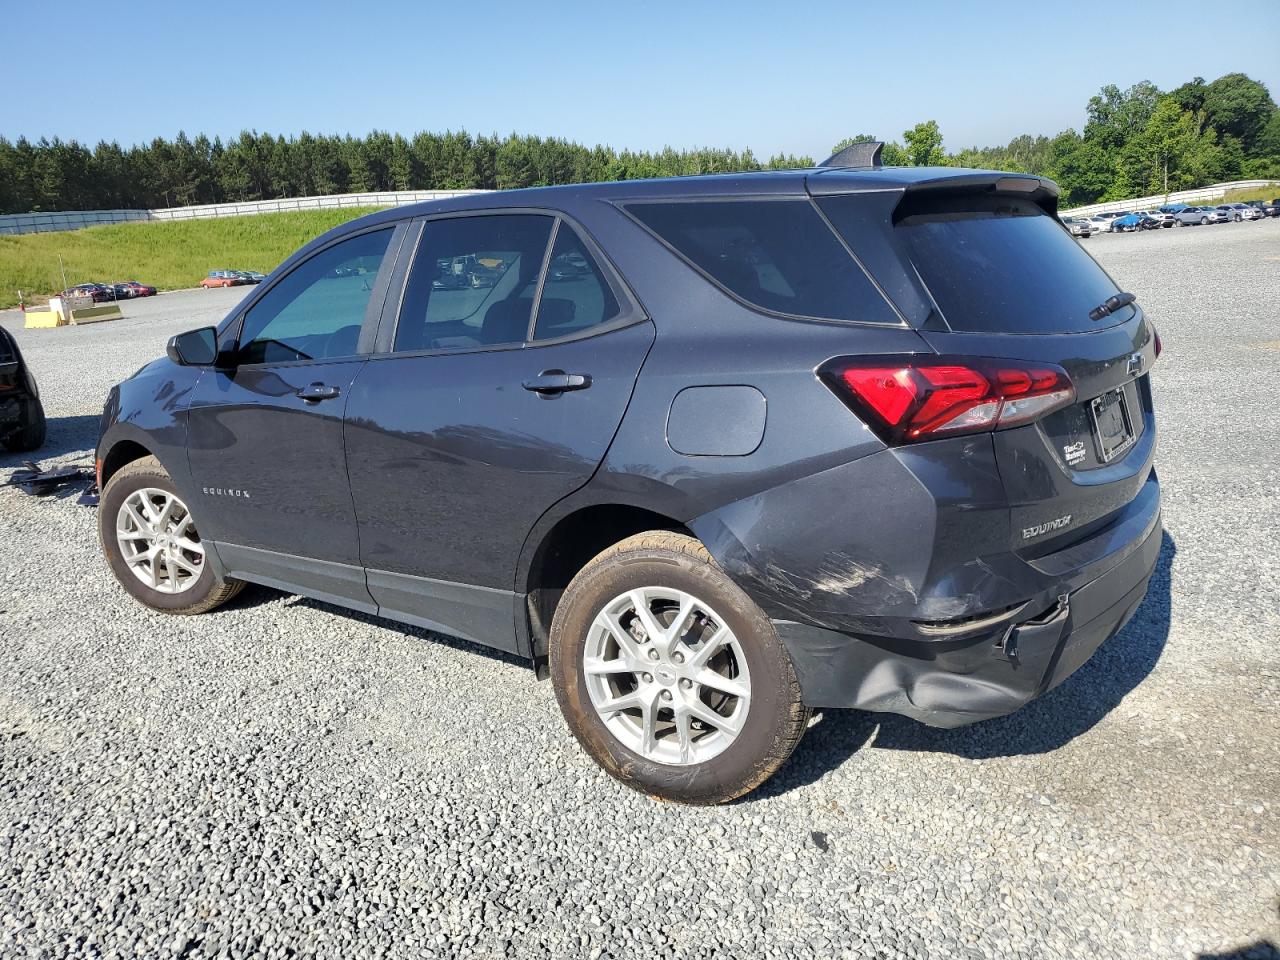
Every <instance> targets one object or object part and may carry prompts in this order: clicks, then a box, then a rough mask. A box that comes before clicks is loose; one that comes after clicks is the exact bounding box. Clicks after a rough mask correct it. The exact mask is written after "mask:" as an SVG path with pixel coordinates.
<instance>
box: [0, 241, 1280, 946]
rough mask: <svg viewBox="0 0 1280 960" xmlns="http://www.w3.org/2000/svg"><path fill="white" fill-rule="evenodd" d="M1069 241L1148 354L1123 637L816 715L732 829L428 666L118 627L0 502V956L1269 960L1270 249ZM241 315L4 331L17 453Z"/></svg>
mask: <svg viewBox="0 0 1280 960" xmlns="http://www.w3.org/2000/svg"><path fill="white" fill-rule="evenodd" d="M1086 245H1087V249H1089V250H1090V251H1091V252H1092V253H1093V254H1094V255H1095V256H1097V257H1098V258H1099V260H1100V261H1101V262H1102V263H1103V264H1104V265H1105V266H1106V267H1107V268H1108V269H1109V270H1111V271H1112V273H1113V275H1114V276H1116V278H1117V279H1118V281H1119V282H1120V283H1121V285H1122V286H1123V287H1125V288H1126V289H1130V290H1133V291H1135V292H1137V293H1138V295H1139V296H1140V298H1141V299H1142V302H1143V303H1144V304H1145V305H1146V306H1147V308H1148V310H1149V312H1150V314H1151V315H1152V316H1153V318H1154V319H1155V321H1156V322H1157V324H1158V325H1159V327H1160V332H1161V335H1162V337H1163V340H1164V344H1165V355H1164V357H1163V358H1162V359H1161V361H1160V363H1159V365H1158V366H1157V367H1156V370H1155V374H1154V377H1155V388H1156V393H1157V402H1158V404H1159V414H1160V417H1161V426H1162V431H1163V433H1162V438H1161V453H1160V469H1161V473H1162V476H1163V480H1164V485H1165V486H1164V490H1165V511H1166V513H1165V517H1166V524H1167V528H1168V538H1167V541H1166V544H1165V554H1164V558H1163V561H1162V565H1161V567H1160V571H1159V576H1158V577H1157V578H1156V580H1155V581H1153V583H1152V587H1151V592H1150V595H1149V596H1148V598H1147V600H1146V602H1145V604H1144V605H1143V607H1142V608H1141V610H1140V612H1139V613H1138V615H1137V617H1136V618H1135V619H1134V620H1133V622H1132V623H1130V624H1129V626H1128V627H1127V628H1126V629H1125V631H1124V632H1123V633H1122V634H1121V635H1120V636H1118V637H1117V638H1115V639H1114V640H1112V641H1111V642H1110V643H1109V644H1108V645H1107V646H1106V647H1104V648H1103V649H1102V650H1101V651H1100V652H1099V653H1098V654H1097V655H1096V656H1095V657H1094V658H1093V660H1092V661H1091V662H1090V663H1089V664H1087V665H1086V666H1085V667H1084V668H1083V669H1082V670H1081V671H1080V672H1079V673H1078V674H1077V675H1076V676H1075V677H1074V678H1073V679H1072V680H1071V681H1070V682H1068V683H1067V684H1065V685H1064V686H1062V687H1061V688H1059V689H1058V690H1056V691H1054V692H1053V693H1052V694H1050V695H1049V696H1046V697H1045V698H1043V699H1042V700H1040V701H1038V702H1036V703H1034V704H1032V705H1031V706H1029V707H1028V708H1026V709H1024V710H1022V711H1021V712H1020V713H1018V714H1016V715H1015V716H1013V717H1009V718H1006V719H1002V720H996V721H990V722H987V723H984V724H980V725H977V726H973V727H969V728H965V729H961V730H954V731H940V730H931V729H928V728H925V727H922V726H919V725H917V724H915V723H913V722H911V721H908V720H905V719H900V718H895V717H887V718H878V717H876V716H873V715H870V714H862V713H856V712H838V711H832V712H828V713H826V714H825V715H822V716H820V717H818V718H817V719H816V720H815V722H814V727H813V729H812V730H810V732H809V734H808V736H807V738H806V739H805V741H804V742H803V743H802V745H801V747H800V749H799V750H798V751H797V753H796V755H795V756H794V757H793V758H792V760H791V762H790V763H789V765H788V766H787V767H785V768H784V770H783V771H782V773H781V774H780V775H779V776H778V777H776V778H775V779H774V780H773V781H771V782H770V783H769V784H767V785H766V786H765V787H764V788H763V789H762V790H760V791H759V792H757V793H756V794H754V795H753V796H751V797H749V798H747V799H745V800H743V801H740V802H738V803H736V804H733V805H731V806H728V807H722V808H715V809H691V808H682V807H678V806H674V805H669V804H661V803H656V802H654V801H652V800H649V799H646V798H645V797H643V796H641V795H639V794H636V793H633V792H631V791H629V790H627V789H625V788H623V787H621V786H619V785H618V784H616V783H615V782H614V781H612V780H611V779H609V778H608V777H607V776H605V775H604V774H603V773H601V772H599V771H598V770H597V769H596V768H595V767H594V766H593V765H592V764H591V763H590V762H589V761H588V760H587V759H586V757H585V756H584V755H583V754H582V753H581V752H580V751H579V750H578V749H577V747H576V745H575V742H574V740H573V738H572V737H571V736H570V735H569V733H568V731H567V729H566V727H565V725H564V723H563V722H562V720H561V719H560V716H559V714H558V712H557V710H556V705H555V700H554V698H553V696H552V692H551V687H550V685H549V684H545V683H537V682H535V681H534V680H533V679H532V677H531V675H530V674H529V672H528V671H527V669H526V668H525V667H524V666H523V665H522V664H520V663H519V662H516V661H514V660H511V659H505V658H503V657H500V656H495V655H494V654H492V653H488V652H481V651H479V650H477V649H476V648H473V647H471V646H469V645H467V644H465V643H462V642H460V641H455V640H449V639H440V638H435V637H431V636H430V635H429V634H427V633H425V632H422V631H417V630H413V629H408V628H404V627H400V626H396V625H393V624H389V623H385V622H381V621H377V620H374V619H372V618H366V617H362V616H358V615H352V614H349V613H344V612H342V611H339V610H337V609H334V608H332V607H328V606H325V605H323V604H319V603H314V602H312V601H309V600H305V599H301V598H298V597H293V596H286V595H283V594H280V593H276V592H273V591H269V590H266V589H256V588H255V589H250V590H247V591H245V593H243V594H242V595H241V597H240V598H239V599H238V600H237V601H236V602H235V603H234V604H232V605H231V606H229V607H228V608H225V609H223V610H221V611H219V612H217V613H214V614H212V615H208V616H205V617H199V618H195V619H182V618H168V617H164V616H160V615H157V614H152V613H149V612H147V611H146V610H144V609H143V608H142V607H140V606H138V605H137V604H135V603H133V602H132V601H131V600H129V599H128V597H127V596H126V595H125V593H124V592H123V591H122V590H120V589H119V588H118V587H117V586H116V585H115V584H114V582H113V581H112V580H111V579H110V577H109V575H108V573H107V571H106V569H105V567H104V565H103V563H102V561H101V560H100V559H99V554H98V549H97V546H96V543H95V539H94V533H93V524H94V514H93V511H92V510H88V509H85V508H81V507H76V506H75V505H74V500H73V499H47V500H38V499H35V498H31V497H27V496H24V495H23V494H21V493H19V492H17V491H16V490H12V489H0V637H2V638H3V640H2V642H0V655H2V656H3V669H0V956H4V957H18V956H40V957H68V956H146V957H157V956H166V955H170V954H172V955H175V956H185V957H209V956H234V957H239V956H248V955H255V956H268V957H286V956H312V955H322V956H343V957H352V956H427V957H446V956H447V957H453V956H470V957H500V956H501V957H506V956H520V957H543V956H564V957H599V956H613V957H708V958H709V957H713V956H714V957H765V956H768V957H789V956H796V957H814V956H818V957H826V956H834V957H884V958H889V957H913V958H922V957H947V958H981V957H1045V958H1055V960H1056V958H1065V957H1081V958H1090V960H1094V958H1099V957H1107V958H1113V957H1114V958H1128V957H1133V958H1153V957H1154V958H1164V957H1215V958H1222V957H1235V958H1243V957H1266V958H1276V957H1278V956H1280V951H1277V948H1276V946H1275V945H1276V944H1280V917H1278V915H1277V904H1278V901H1277V893H1278V892H1280V858H1278V854H1280V830H1278V829H1277V822H1276V813H1277V806H1278V805H1280V760H1278V758H1277V744H1278V743H1280V724H1277V719H1276V711H1277V705H1278V704H1280V655H1278V653H1277V644H1278V642H1280V604H1277V596H1280V583H1278V582H1277V580H1278V571H1280V557H1278V555H1277V553H1278V551H1277V547H1276V544H1277V543H1278V542H1280V498H1278V494H1277V489H1278V488H1280V483H1278V481H1280V465H1278V459H1277V456H1276V450H1277V449H1280V427H1278V426H1277V423H1278V420H1277V417H1276V415H1275V410H1274V405H1273V401H1272V400H1269V399H1268V397H1271V396H1272V394H1273V393H1274V389H1273V388H1274V385H1275V382H1276V380H1277V377H1278V376H1280V330H1277V327H1276V301H1277V293H1280V221H1276V220H1270V221H1267V222H1265V223H1261V224H1231V225H1223V226H1212V227H1197V228H1194V229H1186V230H1167V231H1161V232H1159V233H1154V234H1139V235H1126V236H1117V237H1110V236H1102V237H1095V238H1092V239H1090V240H1088V241H1086ZM240 295H241V291H238V290H230V291H215V292H188V293H177V294H169V295H162V296H160V297H157V298H155V299H154V300H150V301H142V302H136V303H131V304H128V305H127V306H126V307H125V312H126V314H127V319H125V320H122V321H117V322H114V323H107V324H100V325H95V326H90V327H83V328H72V329H63V330H56V331H24V330H21V329H17V330H16V332H17V335H18V338H19V341H20V343H21V345H22V347H23V349H24V351H26V353H27V356H28V358H29V360H30V362H31V364H32V366H33V367H34V369H35V370H36V371H37V374H38V375H39V377H40V380H41V384H42V386H43V389H44V393H45V396H46V398H47V399H46V402H47V404H48V407H49V414H50V416H51V417H52V418H53V419H52V421H51V428H52V429H51V432H50V440H49V445H48V448H47V451H46V453H56V454H57V456H53V457H52V459H53V460H55V461H58V462H73V461H79V460H85V459H87V458H88V457H89V456H90V455H91V454H90V450H91V448H92V445H93V441H94V439H95V435H96V420H97V415H98V412H99V410H100V408H101V405H102V400H103V397H104V395H105V393H106V390H107V387H108V386H109V385H110V384H111V383H113V382H114V381H117V380H119V379H121V378H122V377H124V376H127V375H128V374H130V373H132V372H133V370H134V369H136V368H137V367H138V366H139V365H141V364H142V363H143V362H144V361H146V360H148V359H150V358H151V357H153V356H156V355H158V354H159V353H160V352H161V351H162V350H163V345H164V341H165V338H166V337H168V336H169V335H171V334H172V333H175V332H177V331H179V330H181V329H184V328H188V327H192V326H196V325H199V324H201V323H206V322H212V321H214V320H216V319H217V318H219V317H220V316H221V315H222V314H223V313H224V312H225V311H226V310H227V309H229V307H230V306H231V305H232V304H233V303H234V302H235V301H236V300H237V299H238V297H239V296H240ZM0 322H4V323H5V324H6V325H7V326H9V328H10V329H16V328H17V327H18V323H19V321H18V318H17V316H16V315H14V314H12V313H10V314H4V315H0ZM16 463H17V458H15V457H8V458H5V459H0V468H10V467H13V466H15V465H16ZM7 475H8V469H0V476H7ZM431 640H435V641H436V642H429V641H431Z"/></svg>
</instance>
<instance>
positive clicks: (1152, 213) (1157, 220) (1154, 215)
mask: <svg viewBox="0 0 1280 960" xmlns="http://www.w3.org/2000/svg"><path fill="white" fill-rule="evenodd" d="M1134 212H1135V213H1137V214H1138V215H1139V216H1142V217H1146V218H1147V219H1148V220H1150V221H1153V222H1151V223H1147V224H1144V228H1145V229H1147V230H1157V229H1159V228H1160V227H1172V226H1173V214H1172V213H1166V212H1165V211H1163V210H1135V211H1134Z"/></svg>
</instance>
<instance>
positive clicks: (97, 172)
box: [0, 73, 1280, 213]
mask: <svg viewBox="0 0 1280 960" xmlns="http://www.w3.org/2000/svg"><path fill="white" fill-rule="evenodd" d="M873 139H878V138H876V137H873V136H871V135H869V134H859V135H858V136H856V137H851V138H848V139H846V140H843V141H841V142H840V143H838V144H836V145H835V147H834V148H833V152H834V150H838V149H840V148H841V147H843V146H845V145H847V144H849V143H852V142H854V141H856V140H873ZM883 161H884V163H886V164H888V165H917V166H919V165H927V164H928V165H951V166H961V167H983V168H987V169H996V170H1009V171H1016V172H1023V173H1034V174H1039V175H1043V176H1047V177H1050V178H1052V179H1053V180H1056V181H1057V182H1058V184H1059V186H1060V187H1061V188H1062V192H1063V197H1062V204H1063V206H1078V205H1081V204H1086V203H1093V202H1096V201H1099V200H1119V199H1125V198H1128V197H1136V196H1144V195H1149V194H1158V193H1168V192H1171V191H1174V190H1181V189H1186V188H1188V187H1196V186H1202V185H1204V184H1208V183H1215V182H1221V181H1224V180H1235V179H1253V178H1270V177H1274V178H1280V111H1277V108H1276V104H1275V102H1274V101H1273V100H1272V98H1271V95H1270V93H1269V92H1268V91H1267V88H1266V86H1265V85H1263V84H1261V83H1259V82H1257V81H1256V80H1253V79H1251V78H1249V77H1248V76H1246V75H1245V74H1243V73H1231V74H1227V75H1226V76H1223V77H1219V78H1218V79H1217V80H1214V81H1213V82H1212V83H1206V82H1205V81H1204V80H1203V79H1202V78H1200V77H1196V78H1195V79H1193V80H1191V81H1189V82H1187V83H1184V84H1183V85H1182V86H1180V87H1178V88H1177V89H1175V90H1172V91H1168V92H1165V91H1161V90H1160V89H1159V88H1157V87H1156V86H1155V85H1154V84H1152V83H1150V82H1147V81H1143V82H1142V83H1138V84H1135V85H1133V86H1132V87H1130V88H1128V89H1127V90H1121V89H1119V88H1118V87H1116V86H1115V85H1108V86H1105V87H1103V88H1102V89H1101V90H1100V91H1099V92H1098V94H1097V95H1096V96H1094V97H1092V98H1090V100H1089V103H1088V105H1087V106H1086V121H1085V124H1084V129H1083V130H1082V131H1081V132H1079V133H1077V132H1076V131H1075V130H1064V131H1063V132H1061V133H1059V134H1058V135H1056V136H1053V137H1049V136H1043V135H1040V136H1032V135H1029V134H1024V135H1022V136H1019V137H1015V138H1014V139H1013V140H1012V141H1010V142H1009V144H1008V145H1007V146H1002V147H984V148H979V147H969V148H965V149H961V150H958V151H956V152H951V153H949V152H947V151H946V150H945V149H944V146H943V137H942V132H941V130H940V129H939V127H938V124H937V123H936V122H935V121H933V120H928V121H925V122H923V123H918V124H916V125H915V126H914V127H912V128H911V129H910V130H906V131H904V132H903V135H902V138H901V141H898V140H891V141H889V142H887V143H886V145H885V149H884V155H883ZM812 163H813V158H811V157H806V156H793V155H789V154H779V155H777V156H773V157H770V158H769V159H768V160H760V159H757V158H756V157H755V156H754V155H753V154H752V153H751V151H750V150H749V149H748V150H743V151H741V152H739V151H735V150H728V149H712V148H698V149H691V150H674V149H672V148H670V147H667V148H665V149H663V150H660V151H653V152H650V151H632V150H621V151H618V150H615V149H613V148H612V147H607V146H599V145H597V146H594V147H587V146H584V145H582V144H578V143H573V142H571V141H568V140H563V139H559V138H555V137H536V136H519V135H516V134H511V135H509V136H507V137H499V136H472V135H470V134H468V133H466V132H457V133H455V132H445V133H418V134H415V135H414V136H412V137H404V136H402V135H400V134H392V133H386V132H382V131H374V132H373V133H370V134H368V135H367V136H365V137H352V136H349V135H348V136H343V137H338V136H324V135H312V134H310V133H302V134H300V135H298V136H294V137H283V136H279V135H272V134H268V133H257V132H249V131H246V132H243V133H241V134H240V136H239V137H238V138H236V139H233V140H230V141H228V142H226V143H223V142H222V140H221V139H219V138H216V137H215V138H214V139H212V140H210V139H209V138H208V137H207V136H204V135H199V136H196V137H194V138H189V137H188V136H187V135H186V134H185V133H179V134H178V136H177V137H176V138H174V139H173V140H166V139H163V138H157V139H155V140H152V141H151V142H150V143H147V144H136V145H133V146H130V147H121V146H120V145H119V144H118V143H116V142H105V141H104V142H101V143H99V144H98V145H97V146H95V147H93V148H92V149H90V148H89V147H87V146H84V145H83V144H80V143H78V142H77V141H74V140H71V141H64V140H60V139H56V138H55V139H53V140H48V139H41V140H39V141H38V142H35V143H32V142H31V141H29V140H27V139H26V138H25V137H19V138H18V139H17V140H16V141H12V142H11V141H9V140H8V139H6V138H3V137H0V213H25V212H27V211H49V210H97V209H111V208H150V207H175V206H186V205H189V204H196V203H219V202H224V201H234V200H268V199H275V198H278V197H294V196H316V195H322V194H332V193H361V192H366V191H378V190H450V189H455V190H456V189H506V188H514V187H528V186H545V185H551V184H560V183H585V182H591V181H599V180H631V179H637V178H642V177H665V176H685V175H690V174H700V173H728V172H735V171H750V170H761V169H786V168H792V167H805V166H811V165H812Z"/></svg>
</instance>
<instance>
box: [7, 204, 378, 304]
mask: <svg viewBox="0 0 1280 960" xmlns="http://www.w3.org/2000/svg"><path fill="white" fill-rule="evenodd" d="M370 212H372V211H371V209H370V208H369V207H363V208H359V209H350V210H307V211H301V212H297V213H262V214H257V215H256V216H250V217H224V218H221V219H217V220H186V221H181V222H176V223H175V222H164V223H120V224H113V225H112V226H106V227H87V228H86V229H84V230H67V231H60V232H58V233H33V234H26V235H23V236H18V237H10V236H0V308H4V307H12V306H15V305H17V303H18V291H19V290H21V291H22V293H23V296H24V297H25V299H26V302H27V303H28V304H30V303H33V302H38V301H40V300H43V299H45V298H47V297H48V296H50V295H51V294H55V293H57V292H58V291H59V290H61V289H62V272H61V270H60V269H59V267H58V257H59V256H61V257H62V263H63V266H64V267H65V269H66V276H67V284H68V285H74V284H77V283H88V282H89V281H92V280H96V281H99V282H102V283H113V282H117V281H120V280H138V281H140V282H141V283H147V284H151V285H152V286H154V287H157V288H159V289H161V290H174V289H180V288H182V287H194V286H195V285H196V284H198V283H199V282H200V279H201V278H202V277H204V276H205V274H207V273H208V272H209V271H210V270H260V271H262V272H263V273H267V272H268V271H270V270H271V269H272V268H274V267H275V266H276V265H277V264H278V263H280V261H281V260H283V259H284V258H285V257H287V256H288V255H289V254H291V253H292V252H293V251H294V250H296V249H297V248H298V247H300V246H302V244H304V243H306V242H307V241H308V240H310V239H312V238H313V237H317V236H319V235H320V234H322V233H324V232H325V231H326V230H328V229H329V228H331V227H335V226H337V225H338V224H340V223H345V222H346V221H348V220H351V219H353V218H355V217H359V216H363V215H364V214H367V213H370Z"/></svg>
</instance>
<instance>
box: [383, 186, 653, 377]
mask: <svg viewBox="0 0 1280 960" xmlns="http://www.w3.org/2000/svg"><path fill="white" fill-rule="evenodd" d="M521 214H529V215H535V216H543V217H550V218H551V219H552V221H553V223H552V227H551V233H550V234H549V235H548V239H547V247H546V251H545V253H544V254H543V261H542V266H541V267H540V272H539V274H538V286H537V289H536V290H535V291H534V306H533V310H532V311H530V316H529V326H528V328H527V329H526V331H525V340H524V341H523V342H520V343H515V342H512V343H492V344H490V343H486V344H480V345H478V346H474V347H438V348H436V349H434V350H396V349H395V335H396V329H397V328H398V327H399V325H400V311H401V309H402V308H403V307H404V297H405V291H406V290H407V289H408V284H409V276H410V275H411V274H412V273H413V264H414V261H415V260H416V259H417V256H418V251H419V250H420V249H421V247H422V234H423V232H424V231H425V229H426V227H427V225H428V224H430V223H432V222H433V221H437V220H455V219H458V218H461V217H489V216H502V215H507V216H511V215H521ZM561 223H565V224H567V225H568V226H569V228H570V229H571V230H573V231H574V233H576V234H577V236H578V239H579V240H580V241H581V242H582V245H583V246H584V247H586V249H587V252H588V253H590V254H591V256H592V259H593V260H594V261H595V263H596V266H597V267H598V268H599V270H600V275H601V277H602V278H603V280H604V281H605V283H607V284H608V285H609V288H610V290H612V291H613V295H614V297H615V298H616V299H617V301H618V307H619V313H618V316H617V317H615V318H614V319H613V320H610V321H609V322H608V323H598V324H596V325H595V326H592V327H586V328H585V329H583V330H582V331H580V332H578V333H571V334H566V335H565V336H563V337H555V338H554V339H547V340H534V339H533V334H534V330H535V329H536V325H537V320H538V308H539V307H540V306H541V301H542V288H543V285H544V284H545V282H546V276H547V266H548V263H549V262H550V259H551V251H552V249H553V248H554V246H555V240H556V235H557V234H558V232H559V229H560V224H561ZM411 226H412V227H413V228H414V229H413V232H412V235H411V236H407V237H406V239H405V242H404V245H403V247H402V251H403V255H402V256H401V257H400V260H401V261H403V264H404V265H403V271H402V272H401V271H400V270H397V274H398V275H397V276H396V277H394V278H393V282H392V284H391V290H390V291H389V292H388V294H387V299H386V302H385V304H384V306H383V318H382V323H381V325H380V327H379V329H378V335H377V340H376V343H375V344H374V349H373V353H372V354H371V355H370V359H373V360H383V359H388V358H392V357H395V358H399V357H434V356H452V355H455V354H466V353H493V352H495V351H499V350H537V349H539V348H541V347H550V346H555V345H557V344H561V343H571V342H573V341H575V340H586V339H588V338H590V337H596V336H603V335H604V334H607V333H612V332H613V331H614V330H620V329H622V328H623V327H629V326H632V325H633V324H637V323H643V322H645V321H647V320H648V319H649V316H648V314H647V313H646V312H645V310H644V308H643V307H642V306H641V305H640V301H639V299H638V298H637V297H636V295H635V293H634V292H633V291H632V289H631V287H630V285H629V284H627V282H626V280H625V279H623V277H622V274H621V273H619V271H618V268H617V266H616V265H615V264H614V263H613V261H612V260H611V259H609V257H608V255H607V254H606V253H605V252H604V250H603V248H602V247H601V246H600V244H599V243H597V242H596V239H595V237H593V236H592V235H591V232H590V231H589V230H587V229H586V228H585V227H584V226H583V225H582V223H581V222H580V221H579V220H577V219H576V218H575V217H573V216H571V215H569V214H567V213H565V212H564V211H563V210H560V209H558V208H553V207H523V206H521V207H482V208H472V209H465V210H447V211H442V212H441V213H434V214H425V215H421V216H418V217H414V218H413V220H412V223H411Z"/></svg>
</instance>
